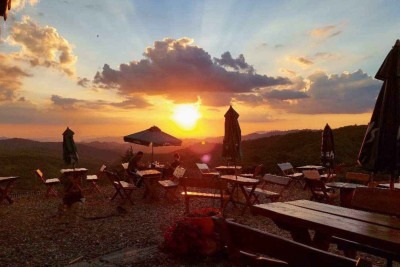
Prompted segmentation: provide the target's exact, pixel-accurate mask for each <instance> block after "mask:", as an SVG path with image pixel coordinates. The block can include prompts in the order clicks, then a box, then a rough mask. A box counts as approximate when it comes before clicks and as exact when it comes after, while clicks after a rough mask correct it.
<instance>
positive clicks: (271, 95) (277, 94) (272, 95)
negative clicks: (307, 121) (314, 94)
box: [264, 90, 308, 100]
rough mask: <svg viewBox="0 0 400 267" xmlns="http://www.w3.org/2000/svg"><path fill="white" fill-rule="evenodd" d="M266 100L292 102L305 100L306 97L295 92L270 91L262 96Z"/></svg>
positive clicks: (302, 93)
mask: <svg viewBox="0 0 400 267" xmlns="http://www.w3.org/2000/svg"><path fill="white" fill-rule="evenodd" d="M264 97H266V98H267V99H278V100H293V99H302V98H307V97H308V95H307V94H306V93H304V92H300V91H295V90H272V91H270V92H267V93H265V94H264Z"/></svg>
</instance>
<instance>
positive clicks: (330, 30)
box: [310, 25, 342, 38]
mask: <svg viewBox="0 0 400 267" xmlns="http://www.w3.org/2000/svg"><path fill="white" fill-rule="evenodd" d="M341 33H342V31H340V30H337V26H335V25H328V26H325V27H322V28H317V29H313V30H311V31H310V35H311V36H312V37H315V38H330V37H333V36H336V35H339V34H341Z"/></svg>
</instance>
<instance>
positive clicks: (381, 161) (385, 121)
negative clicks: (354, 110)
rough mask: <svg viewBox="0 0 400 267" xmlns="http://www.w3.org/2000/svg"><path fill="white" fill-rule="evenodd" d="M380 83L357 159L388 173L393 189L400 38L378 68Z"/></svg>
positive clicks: (398, 159) (399, 116)
mask: <svg viewBox="0 0 400 267" xmlns="http://www.w3.org/2000/svg"><path fill="white" fill-rule="evenodd" d="M375 78H376V79H379V80H382V81H383V85H382V88H381V91H380V92H379V95H378V99H377V100H376V104H375V108H374V111H373V113H372V117H371V121H370V123H369V124H368V128H367V131H366V133H365V137H364V141H363V143H362V145H361V149H360V153H359V155H358V162H359V163H360V164H361V166H363V167H364V168H365V169H367V170H370V171H373V172H379V171H381V172H390V173H391V179H390V184H391V186H390V187H391V188H393V183H394V179H395V177H397V176H398V170H399V168H400V140H399V139H400V131H399V129H400V128H399V127H400V41H399V40H397V41H396V43H395V45H394V46H393V48H392V50H391V51H390V52H389V54H388V55H387V56H386V59H385V61H384V62H383V63H382V66H381V67H380V68H379V70H378V72H377V74H376V75H375Z"/></svg>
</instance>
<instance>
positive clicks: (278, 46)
mask: <svg viewBox="0 0 400 267" xmlns="http://www.w3.org/2000/svg"><path fill="white" fill-rule="evenodd" d="M274 47H275V48H282V47H284V45H283V44H276V45H275V46H274Z"/></svg>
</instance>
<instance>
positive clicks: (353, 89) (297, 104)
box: [269, 70, 381, 114]
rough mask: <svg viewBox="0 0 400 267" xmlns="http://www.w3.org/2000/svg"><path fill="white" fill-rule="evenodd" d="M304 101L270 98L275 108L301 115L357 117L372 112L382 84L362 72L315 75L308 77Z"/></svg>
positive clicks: (301, 99)
mask: <svg viewBox="0 0 400 267" xmlns="http://www.w3.org/2000/svg"><path fill="white" fill-rule="evenodd" d="M307 80H308V82H309V89H308V90H307V91H306V92H305V94H306V95H307V96H308V97H307V98H299V99H297V101H294V102H292V101H284V99H277V98H275V99H273V101H269V104H270V105H271V106H272V107H274V108H279V109H284V110H286V111H288V112H291V113H303V114H358V113H365V112H369V111H371V110H372V108H373V107H374V104H375V101H376V97H377V95H378V92H379V89H380V87H381V82H379V81H377V80H375V79H373V78H372V77H371V76H369V75H368V74H367V73H365V72H363V71H362V70H358V71H355V72H353V73H342V74H332V75H328V74H326V73H325V72H321V71H320V72H315V73H314V74H312V75H310V76H309V77H308V78H307Z"/></svg>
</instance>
